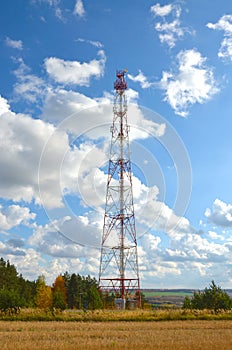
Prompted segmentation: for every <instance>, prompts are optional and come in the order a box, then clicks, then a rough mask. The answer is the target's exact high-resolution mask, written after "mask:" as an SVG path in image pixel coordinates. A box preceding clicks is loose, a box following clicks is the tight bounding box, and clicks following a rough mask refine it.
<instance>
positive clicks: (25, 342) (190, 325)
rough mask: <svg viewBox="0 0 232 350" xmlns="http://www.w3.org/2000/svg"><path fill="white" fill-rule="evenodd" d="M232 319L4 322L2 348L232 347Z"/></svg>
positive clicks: (183, 349) (0, 328)
mask: <svg viewBox="0 0 232 350" xmlns="http://www.w3.org/2000/svg"><path fill="white" fill-rule="evenodd" d="M231 329H232V321H199V320H198V321H168V322H167V321H163V322H123V321H121V322H54V321H53V322H22V321H14V322H9V321H7V322H6V321H1V322H0V344H1V350H3V349H7V350H11V349H12V350H29V349H30V350H33V349H41V350H45V349H46V350H48V349H49V350H50V349H56V350H74V349H75V350H76V349H80V350H81V349H85V350H89V349H94V350H100V349H101V350H105V349H115V350H118V349H120V350H121V349H133V350H136V349H139V350H151V349H156V350H161V349H162V350H190V349H191V350H192V349H194V350H196V349H197V350H206V349H207V350H231V349H232V331H231Z"/></svg>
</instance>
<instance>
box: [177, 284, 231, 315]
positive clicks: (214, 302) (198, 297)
mask: <svg viewBox="0 0 232 350" xmlns="http://www.w3.org/2000/svg"><path fill="white" fill-rule="evenodd" d="M183 308H184V309H199V310H203V309H212V310H214V311H215V312H218V310H230V309H231V308H232V299H231V298H230V297H229V295H228V294H227V293H226V292H225V291H223V290H222V289H221V287H219V286H216V284H215V282H214V281H212V283H211V285H210V286H209V288H205V289H204V291H202V292H194V295H193V297H192V298H189V297H185V300H184V304H183Z"/></svg>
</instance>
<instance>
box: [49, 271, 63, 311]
mask: <svg viewBox="0 0 232 350" xmlns="http://www.w3.org/2000/svg"><path fill="white" fill-rule="evenodd" d="M52 292H53V303H52V305H53V307H55V308H57V309H61V310H64V309H66V307H67V289H66V285H65V280H64V277H63V276H58V277H57V278H56V280H55V282H54V283H53V288H52Z"/></svg>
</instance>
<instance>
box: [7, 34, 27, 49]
mask: <svg viewBox="0 0 232 350" xmlns="http://www.w3.org/2000/svg"><path fill="white" fill-rule="evenodd" d="M5 43H6V45H7V46H9V47H11V48H13V49H17V50H22V49H23V42H22V40H13V39H10V38H9V37H6V40H5Z"/></svg>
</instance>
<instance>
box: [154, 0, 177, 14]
mask: <svg viewBox="0 0 232 350" xmlns="http://www.w3.org/2000/svg"><path fill="white" fill-rule="evenodd" d="M173 6H174V5H173V4H168V5H163V6H161V5H160V4H159V3H157V4H156V5H153V6H151V8H150V11H151V12H152V13H153V14H154V15H155V16H160V17H164V16H168V15H169V14H170V13H171V12H172V11H173Z"/></svg>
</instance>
